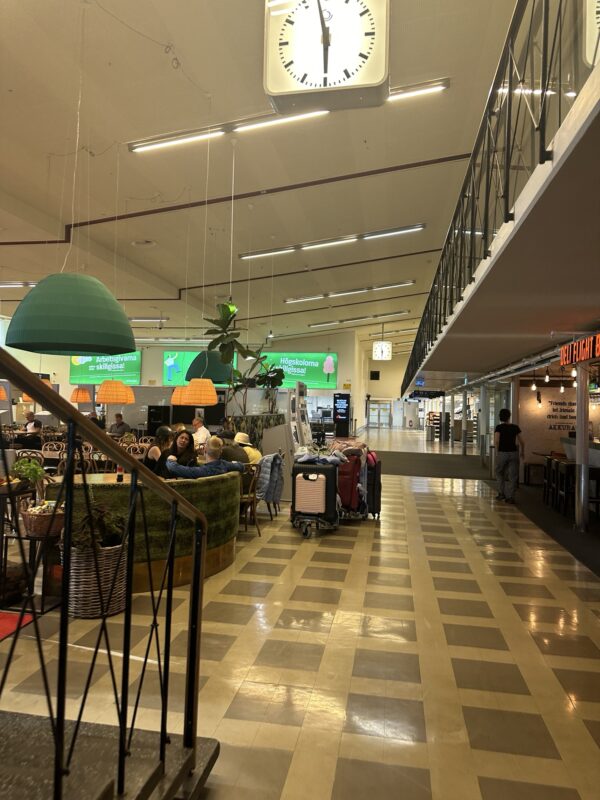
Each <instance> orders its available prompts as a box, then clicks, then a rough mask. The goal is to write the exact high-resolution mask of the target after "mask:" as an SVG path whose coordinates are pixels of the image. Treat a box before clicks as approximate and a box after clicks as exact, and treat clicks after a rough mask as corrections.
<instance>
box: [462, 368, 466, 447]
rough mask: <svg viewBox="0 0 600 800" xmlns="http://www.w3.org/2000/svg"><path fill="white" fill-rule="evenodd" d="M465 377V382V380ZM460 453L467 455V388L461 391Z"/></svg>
mask: <svg viewBox="0 0 600 800" xmlns="http://www.w3.org/2000/svg"><path fill="white" fill-rule="evenodd" d="M466 380H467V379H466V378H465V382H466ZM462 454H463V456H466V455H467V390H466V388H465V389H463V393H462Z"/></svg>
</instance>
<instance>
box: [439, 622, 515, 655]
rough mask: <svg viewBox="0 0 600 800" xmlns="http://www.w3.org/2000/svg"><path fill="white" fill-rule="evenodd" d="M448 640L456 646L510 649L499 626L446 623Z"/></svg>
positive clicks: (445, 628)
mask: <svg viewBox="0 0 600 800" xmlns="http://www.w3.org/2000/svg"><path fill="white" fill-rule="evenodd" d="M444 632H445V634H446V641H447V642H448V644H449V645H454V646H456V647H478V648H479V647H480V648H483V649H486V650H508V645H507V644H506V640H505V638H504V636H503V635H502V633H501V631H500V629H499V628H487V627H483V626H482V625H455V624H453V623H451V622H445V623H444Z"/></svg>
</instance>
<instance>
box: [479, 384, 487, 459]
mask: <svg viewBox="0 0 600 800" xmlns="http://www.w3.org/2000/svg"><path fill="white" fill-rule="evenodd" d="M489 422H490V400H489V395H488V389H487V386H486V385H485V384H483V385H482V386H481V388H480V389H479V455H480V456H481V463H482V464H483V463H485V456H486V450H487V435H488V430H489Z"/></svg>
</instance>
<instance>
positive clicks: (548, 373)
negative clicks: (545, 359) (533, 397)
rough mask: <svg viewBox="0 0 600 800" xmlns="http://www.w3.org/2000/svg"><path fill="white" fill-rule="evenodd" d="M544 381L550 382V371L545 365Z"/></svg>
mask: <svg viewBox="0 0 600 800" xmlns="http://www.w3.org/2000/svg"><path fill="white" fill-rule="evenodd" d="M544 383H550V372H549V370H548V367H546V374H545V376H544Z"/></svg>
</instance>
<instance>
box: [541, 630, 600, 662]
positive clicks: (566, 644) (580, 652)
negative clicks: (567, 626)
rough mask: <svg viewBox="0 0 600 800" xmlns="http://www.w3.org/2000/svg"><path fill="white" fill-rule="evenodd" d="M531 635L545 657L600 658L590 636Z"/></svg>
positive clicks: (543, 632) (567, 634) (563, 633)
mask: <svg viewBox="0 0 600 800" xmlns="http://www.w3.org/2000/svg"><path fill="white" fill-rule="evenodd" d="M531 635H532V636H533V639H534V641H535V643H536V644H537V646H538V647H539V648H540V650H541V651H542V653H544V655H548V656H567V657H569V658H600V650H599V649H598V647H597V646H596V645H595V643H594V642H593V641H592V640H591V639H590V637H589V636H581V635H578V634H576V633H566V632H561V633H546V632H545V631H532V633H531Z"/></svg>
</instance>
